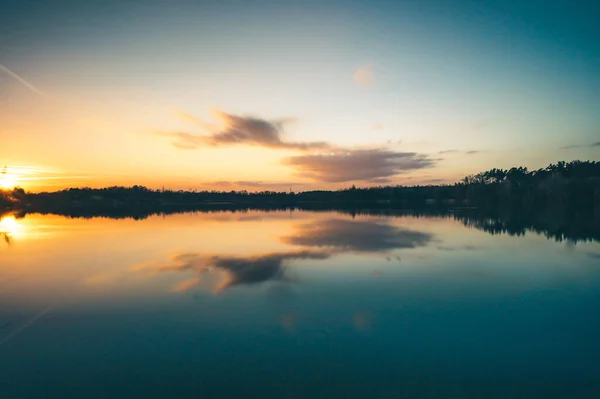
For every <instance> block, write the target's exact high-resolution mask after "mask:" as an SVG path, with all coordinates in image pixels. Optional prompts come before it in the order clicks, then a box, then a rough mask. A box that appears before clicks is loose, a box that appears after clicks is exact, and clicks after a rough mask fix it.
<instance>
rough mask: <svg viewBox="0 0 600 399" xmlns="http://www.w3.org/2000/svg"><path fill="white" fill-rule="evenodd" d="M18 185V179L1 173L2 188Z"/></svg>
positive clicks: (0, 186) (0, 183)
mask: <svg viewBox="0 0 600 399" xmlns="http://www.w3.org/2000/svg"><path fill="white" fill-rule="evenodd" d="M16 185H17V179H15V178H14V177H13V176H10V175H0V188H3V189H11V188H15V186H16Z"/></svg>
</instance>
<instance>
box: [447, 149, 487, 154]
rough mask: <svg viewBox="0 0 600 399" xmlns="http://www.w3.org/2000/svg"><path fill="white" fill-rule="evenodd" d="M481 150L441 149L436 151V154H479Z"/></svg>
mask: <svg viewBox="0 0 600 399" xmlns="http://www.w3.org/2000/svg"><path fill="white" fill-rule="evenodd" d="M481 152H483V151H480V150H467V151H464V150H443V151H438V154H464V155H475V154H479V153H481Z"/></svg>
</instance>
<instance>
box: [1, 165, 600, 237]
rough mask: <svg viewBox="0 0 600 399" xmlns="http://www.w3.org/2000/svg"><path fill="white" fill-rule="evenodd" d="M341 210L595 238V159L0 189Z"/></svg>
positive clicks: (10, 208)
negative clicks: (218, 182)
mask: <svg viewBox="0 0 600 399" xmlns="http://www.w3.org/2000/svg"><path fill="white" fill-rule="evenodd" d="M251 209H257V210H295V209H298V210H313V211H321V210H322V211H326V210H327V211H329V210H334V211H339V212H342V213H348V214H352V215H356V214H360V213H368V214H380V215H395V214H406V213H410V214H412V215H415V216H431V215H435V216H444V217H453V218H455V219H458V220H460V221H461V222H463V223H464V224H465V225H468V226H471V227H475V228H478V229H482V230H485V231H487V232H489V233H491V234H499V233H507V234H511V235H522V234H525V233H526V232H527V231H534V232H537V233H540V234H544V235H546V236H547V237H548V238H553V239H556V240H560V241H562V240H573V241H580V240H584V241H585V240H594V241H600V162H595V161H573V162H569V163H567V162H558V163H556V164H551V165H549V166H548V167H546V168H542V169H538V170H533V171H529V170H528V169H527V168H524V167H515V168H511V169H508V170H505V169H491V170H488V171H485V172H482V173H478V174H476V175H470V176H467V177H465V178H464V179H463V180H462V181H460V182H458V183H456V184H453V185H431V186H378V187H368V188H357V187H354V186H352V187H351V188H348V189H344V190H336V191H324V190H320V191H304V192H299V193H294V192H275V191H260V192H247V191H182V190H180V191H174V190H152V189H149V188H146V187H143V186H133V187H107V188H101V189H92V188H70V189H66V190H62V191H56V192H42V193H28V192H25V191H24V190H23V189H21V188H15V189H13V190H4V191H0V211H4V212H11V213H13V214H15V215H16V216H17V217H20V216H24V215H25V214H27V213H41V214H59V215H65V216H68V217H83V218H91V217H108V218H134V219H144V218H147V217H149V216H151V215H156V214H171V213H178V212H191V211H201V212H219V211H232V212H245V211H248V210H251Z"/></svg>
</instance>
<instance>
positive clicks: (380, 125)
mask: <svg viewBox="0 0 600 399" xmlns="http://www.w3.org/2000/svg"><path fill="white" fill-rule="evenodd" d="M373 129H374V130H382V129H383V125H382V124H381V123H376V124H375V125H374V126H373Z"/></svg>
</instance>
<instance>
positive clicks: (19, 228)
mask: <svg viewBox="0 0 600 399" xmlns="http://www.w3.org/2000/svg"><path fill="white" fill-rule="evenodd" d="M23 233H24V230H23V225H22V224H21V222H20V221H19V220H17V218H16V217H14V215H7V216H3V217H0V235H1V236H3V237H5V238H9V239H11V238H19V237H22V236H23Z"/></svg>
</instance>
